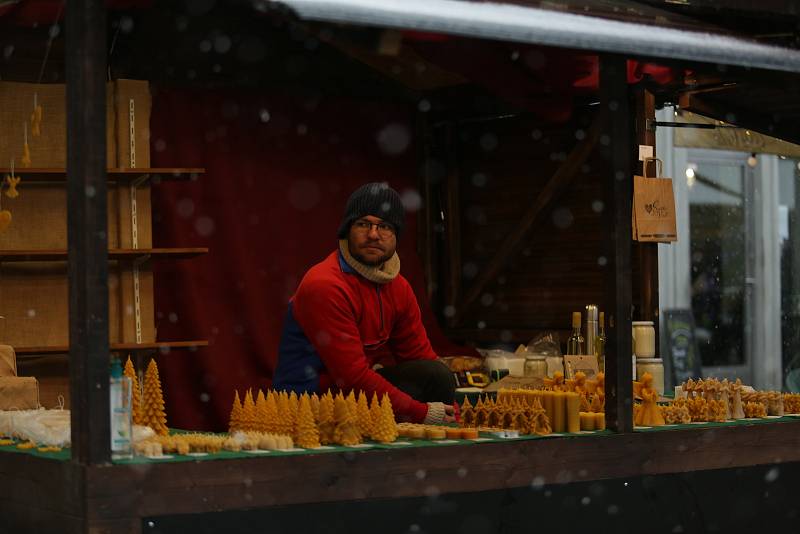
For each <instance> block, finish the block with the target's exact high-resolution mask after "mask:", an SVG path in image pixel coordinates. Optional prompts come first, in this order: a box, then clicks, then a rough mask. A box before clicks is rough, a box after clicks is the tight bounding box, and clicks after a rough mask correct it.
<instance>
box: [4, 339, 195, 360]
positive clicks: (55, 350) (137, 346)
mask: <svg viewBox="0 0 800 534" xmlns="http://www.w3.org/2000/svg"><path fill="white" fill-rule="evenodd" d="M207 346H208V341H206V340H204V339H199V340H194V341H157V342H155V343H112V344H111V352H137V351H146V350H160V349H192V348H197V347H207ZM14 352H15V353H16V354H17V356H28V355H44V354H68V353H69V345H52V346H49V347H14Z"/></svg>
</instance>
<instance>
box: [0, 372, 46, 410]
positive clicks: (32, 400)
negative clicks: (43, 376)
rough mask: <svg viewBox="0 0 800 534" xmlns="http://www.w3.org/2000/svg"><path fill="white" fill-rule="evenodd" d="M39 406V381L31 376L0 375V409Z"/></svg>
mask: <svg viewBox="0 0 800 534" xmlns="http://www.w3.org/2000/svg"><path fill="white" fill-rule="evenodd" d="M38 408H39V383H38V382H37V381H36V379H35V378H33V377H32V376H2V377H0V410H36V409H38Z"/></svg>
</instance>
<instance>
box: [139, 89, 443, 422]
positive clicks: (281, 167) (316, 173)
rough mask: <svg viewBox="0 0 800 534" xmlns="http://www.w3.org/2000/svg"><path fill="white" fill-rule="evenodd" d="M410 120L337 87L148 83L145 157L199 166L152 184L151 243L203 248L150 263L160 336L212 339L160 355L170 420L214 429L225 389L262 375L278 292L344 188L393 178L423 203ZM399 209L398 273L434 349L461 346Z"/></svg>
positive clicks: (286, 287)
mask: <svg viewBox="0 0 800 534" xmlns="http://www.w3.org/2000/svg"><path fill="white" fill-rule="evenodd" d="M411 120H413V115H412V110H411V108H409V107H403V106H400V105H390V104H386V103H384V102H365V101H354V100H347V99H344V98H339V97H336V98H333V97H325V98H320V97H315V96H297V95H288V94H268V95H265V94H264V93H254V92H251V93H246V92H241V91H235V92H233V91H231V92H208V91H189V90H170V91H159V92H156V94H155V95H154V102H153V115H152V119H151V131H152V136H151V151H152V156H151V159H152V165H153V166H154V167H188V166H198V167H205V168H206V173H205V174H204V175H202V176H200V177H199V178H198V179H197V180H196V181H165V182H162V183H161V184H158V185H156V186H154V187H153V193H152V199H153V224H154V226H153V241H154V245H155V246H164V247H169V246H205V247H208V248H209V249H210V252H209V254H208V255H206V256H203V257H201V258H198V259H191V260H181V261H175V262H167V261H162V262H157V263H156V264H155V267H154V269H155V299H156V327H157V337H158V339H159V340H171V339H198V338H206V339H208V340H209V341H210V346H209V347H207V348H203V349H199V350H197V351H196V352H189V351H173V352H172V353H170V354H168V355H163V356H161V357H159V368H160V370H161V374H162V380H163V383H164V389H165V395H166V402H167V412H168V415H169V418H170V421H169V422H170V425H172V426H176V427H180V428H187V429H214V430H219V429H223V428H225V426H226V425H227V420H228V415H229V413H230V407H231V401H232V398H233V391H234V389H239V390H240V391H241V390H242V389H244V388H248V387H267V386H268V385H269V384H270V378H271V375H272V370H273V368H274V364H275V359H276V353H277V347H278V342H279V339H280V333H281V328H282V325H283V320H284V316H285V313H286V305H287V302H288V300H289V298H290V297H291V295H292V294H293V292H294V290H295V288H296V286H297V284H298V282H299V281H300V279H301V277H302V275H303V273H304V272H305V271H306V270H307V269H308V268H309V267H310V266H311V265H313V264H314V263H316V262H318V261H320V260H322V258H324V257H325V255H327V254H328V253H330V251H331V250H333V249H334V247H335V246H336V235H335V234H336V229H337V227H338V225H339V222H340V218H341V214H342V211H343V208H344V204H345V202H346V200H347V197H348V196H349V194H350V193H351V192H352V190H353V189H355V188H356V187H357V186H359V185H361V184H362V183H365V182H368V181H388V182H389V183H390V184H391V185H392V186H393V187H395V188H396V189H397V190H398V191H400V192H401V194H403V195H404V198H405V199H406V200H408V201H410V202H409V206H410V207H412V208H413V206H414V205H418V202H416V199H418V195H417V193H416V190H415V185H416V183H417V178H416V177H417V174H418V172H417V167H418V160H417V157H416V148H415V146H414V139H413V128H412V127H411V123H410V121H411ZM407 219H408V220H407V222H408V227H407V230H406V233H405V235H404V236H403V238H402V239H401V240H400V245H399V253H400V257H401V264H402V268H401V269H402V270H401V272H402V273H403V274H404V276H406V277H407V278H408V279H409V280H410V281H411V283H412V286H413V287H414V288H415V290H416V292H417V298H418V300H419V301H420V305H421V307H422V309H423V316H424V318H425V323H426V328H427V329H428V333H429V336H430V337H431V341H432V343H433V345H434V348H436V349H437V350H438V351H439V353H440V354H445V353H455V352H458V351H459V349H458V348H457V347H454V346H453V345H452V344H450V343H449V342H448V341H447V340H446V339H445V338H444V337H443V335H442V334H441V331H440V330H439V328H438V326H437V325H436V323H435V320H434V319H433V315H432V313H431V310H430V308H429V305H428V302H427V301H426V299H425V298H424V287H425V285H424V280H423V272H422V268H421V264H420V261H419V257H418V256H417V254H416V243H415V239H414V237H415V233H416V217H415V213H414V211H413V209H412V210H411V211H410V212H409V216H408V218H407Z"/></svg>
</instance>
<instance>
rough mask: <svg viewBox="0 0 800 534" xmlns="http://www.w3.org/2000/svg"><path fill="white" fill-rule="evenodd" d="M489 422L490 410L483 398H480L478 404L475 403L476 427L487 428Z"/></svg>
mask: <svg viewBox="0 0 800 534" xmlns="http://www.w3.org/2000/svg"><path fill="white" fill-rule="evenodd" d="M488 421H489V410H488V409H487V407H486V404H484V402H483V397H478V402H477V403H475V426H476V427H482V426H486V423H487V422H488Z"/></svg>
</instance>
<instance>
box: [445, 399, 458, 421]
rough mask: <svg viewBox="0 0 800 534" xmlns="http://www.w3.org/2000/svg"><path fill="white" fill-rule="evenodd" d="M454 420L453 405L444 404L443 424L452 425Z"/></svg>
mask: <svg viewBox="0 0 800 534" xmlns="http://www.w3.org/2000/svg"><path fill="white" fill-rule="evenodd" d="M455 420H456V416H455V414H454V412H453V405H452V404H445V405H444V422H445V423H452V422H454V421H455Z"/></svg>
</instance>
